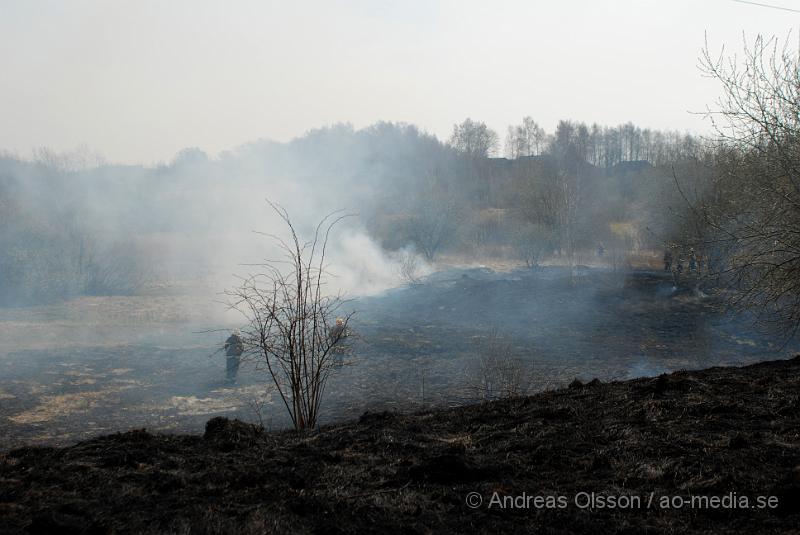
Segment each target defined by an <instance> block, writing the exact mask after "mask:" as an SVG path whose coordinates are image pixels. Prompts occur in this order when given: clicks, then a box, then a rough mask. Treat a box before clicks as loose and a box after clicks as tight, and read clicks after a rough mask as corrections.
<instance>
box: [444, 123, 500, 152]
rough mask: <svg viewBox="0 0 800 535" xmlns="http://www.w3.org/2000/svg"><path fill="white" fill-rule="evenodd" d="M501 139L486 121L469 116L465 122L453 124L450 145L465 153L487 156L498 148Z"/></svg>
mask: <svg viewBox="0 0 800 535" xmlns="http://www.w3.org/2000/svg"><path fill="white" fill-rule="evenodd" d="M499 139H500V138H499V137H498V136H497V132H495V131H494V130H492V129H491V128H489V127H488V126H486V123H483V122H478V121H473V120H472V119H470V118H467V119H465V120H464V122H463V123H461V124H457V125H454V126H453V134H452V136H450V146H452V147H453V148H454V149H456V150H457V151H459V152H461V153H463V154H467V155H469V156H472V157H476V158H486V157H488V156H490V155H492V154H494V152H495V150H497V144H498V142H499Z"/></svg>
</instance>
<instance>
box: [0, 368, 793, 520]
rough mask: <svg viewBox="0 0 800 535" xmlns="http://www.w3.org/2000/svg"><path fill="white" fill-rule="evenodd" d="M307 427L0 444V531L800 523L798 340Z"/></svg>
mask: <svg viewBox="0 0 800 535" xmlns="http://www.w3.org/2000/svg"><path fill="white" fill-rule="evenodd" d="M570 386H571V388H565V389H563V390H557V391H551V392H545V393H542V394H539V395H536V396H532V397H528V398H518V399H509V400H503V401H498V402H493V403H485V404H480V405H473V406H469V407H461V408H456V409H450V410H442V411H430V412H422V413H417V414H411V415H409V414H397V413H387V412H380V413H368V414H365V415H364V416H362V417H361V419H360V420H358V421H354V422H351V423H348V424H343V425H337V426H331V427H325V428H322V429H320V430H318V431H315V432H313V433H309V434H304V435H297V434H294V433H291V432H281V433H265V432H263V431H262V430H261V429H260V428H259V427H257V426H253V425H251V424H247V423H244V422H241V421H238V420H228V419H225V418H214V419H212V420H210V421H209V422H208V424H207V426H206V431H205V434H204V435H203V436H202V437H197V436H180V435H157V434H152V433H149V432H147V431H146V430H134V431H130V432H127V433H118V434H115V435H109V436H105V437H101V438H97V439H94V440H90V441H87V442H83V443H80V444H77V445H75V446H72V447H67V448H41V447H27V448H19V449H16V450H12V451H9V452H7V453H5V454H0V532H3V533H176V532H192V533H264V532H275V533H308V532H325V533H356V532H381V533H384V532H385V533H399V532H406V533H407V532H410V533H416V532H421V533H428V532H452V533H467V532H475V531H478V532H487V533H489V532H491V533H495V532H527V531H536V532H540V533H581V532H585V533H605V532H626V533H638V532H643V531H647V532H650V533H660V532H675V533H684V532H685V533H711V532H713V533H742V532H747V533H750V532H753V533H755V532H765V531H768V532H782V531H791V530H796V529H797V526H798V525H800V434H799V431H798V430H800V357H798V358H795V359H792V360H785V361H774V362H767V363H761V364H757V365H753V366H748V367H745V368H712V369H709V370H703V371H698V372H678V373H674V374H671V375H662V376H659V377H657V378H646V379H637V380H634V381H626V382H602V383H601V382H598V381H592V382H589V383H582V382H575V383H574V384H572V385H570Z"/></svg>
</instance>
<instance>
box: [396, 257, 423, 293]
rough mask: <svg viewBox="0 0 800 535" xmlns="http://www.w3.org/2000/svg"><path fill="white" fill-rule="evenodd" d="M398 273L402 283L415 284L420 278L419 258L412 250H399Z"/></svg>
mask: <svg viewBox="0 0 800 535" xmlns="http://www.w3.org/2000/svg"><path fill="white" fill-rule="evenodd" d="M399 263H400V265H399V267H398V274H399V275H400V280H402V281H403V282H404V283H406V284H408V285H411V286H416V285H417V284H419V283H420V281H421V279H422V266H421V265H420V258H419V256H417V254H416V253H415V252H413V251H409V250H408V249H405V250H403V251H401V252H400V256H399Z"/></svg>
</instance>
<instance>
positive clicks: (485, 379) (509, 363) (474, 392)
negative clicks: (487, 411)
mask: <svg viewBox="0 0 800 535" xmlns="http://www.w3.org/2000/svg"><path fill="white" fill-rule="evenodd" d="M477 350H478V351H477V355H476V357H475V359H474V361H473V362H472V363H471V364H470V366H469V367H468V368H467V370H466V381H465V386H466V391H467V395H468V396H469V397H471V398H472V399H480V400H485V401H489V400H493V399H501V398H509V397H516V396H523V395H525V394H527V393H528V391H529V388H530V383H531V373H530V369H529V368H528V366H526V364H525V363H523V362H522V360H521V359H520V358H519V356H518V355H517V354H516V352H515V351H514V348H513V347H512V346H511V344H509V343H508V342H506V341H504V340H503V339H502V338H501V337H500V336H499V335H498V333H497V331H496V330H492V331H491V332H490V333H489V335H488V336H487V337H486V338H485V339H483V340H481V341H480V342H479V343H478V347H477Z"/></svg>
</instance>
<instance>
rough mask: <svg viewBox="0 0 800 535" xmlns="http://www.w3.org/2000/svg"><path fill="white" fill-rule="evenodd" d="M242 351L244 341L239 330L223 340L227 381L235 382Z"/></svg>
mask: <svg viewBox="0 0 800 535" xmlns="http://www.w3.org/2000/svg"><path fill="white" fill-rule="evenodd" d="M242 353H244V342H243V341H242V337H241V335H240V334H239V331H238V330H237V331H233V333H232V334H231V335H230V336H229V337H228V339H227V340H225V356H226V357H227V359H226V361H227V362H226V367H225V377H226V379H227V380H228V382H229V383H235V382H236V374H237V373H239V359H240V357H241V356H242Z"/></svg>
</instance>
